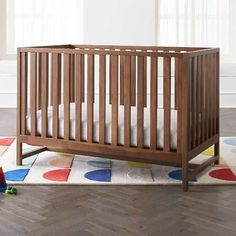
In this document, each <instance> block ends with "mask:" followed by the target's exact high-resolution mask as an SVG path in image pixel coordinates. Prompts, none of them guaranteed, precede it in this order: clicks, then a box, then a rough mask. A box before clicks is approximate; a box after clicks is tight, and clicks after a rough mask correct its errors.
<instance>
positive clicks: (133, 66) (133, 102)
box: [130, 56, 136, 106]
mask: <svg viewBox="0 0 236 236" xmlns="http://www.w3.org/2000/svg"><path fill="white" fill-rule="evenodd" d="M130 102H131V106H135V105H136V56H131V101H130Z"/></svg>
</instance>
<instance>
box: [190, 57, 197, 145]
mask: <svg viewBox="0 0 236 236" xmlns="http://www.w3.org/2000/svg"><path fill="white" fill-rule="evenodd" d="M196 77H197V58H196V57H193V59H192V77H191V85H192V140H191V141H192V148H194V147H195V146H196V125H197V120H196V118H197V117H196V109H197V94H196V87H197V84H196Z"/></svg>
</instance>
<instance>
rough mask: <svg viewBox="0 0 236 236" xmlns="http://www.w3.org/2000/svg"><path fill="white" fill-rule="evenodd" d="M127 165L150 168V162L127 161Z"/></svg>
mask: <svg viewBox="0 0 236 236" xmlns="http://www.w3.org/2000/svg"><path fill="white" fill-rule="evenodd" d="M128 166H130V167H137V168H151V167H152V164H149V163H139V162H133V161H128Z"/></svg>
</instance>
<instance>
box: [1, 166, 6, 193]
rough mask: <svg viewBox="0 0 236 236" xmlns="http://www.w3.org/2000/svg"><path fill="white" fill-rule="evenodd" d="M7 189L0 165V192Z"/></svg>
mask: <svg viewBox="0 0 236 236" xmlns="http://www.w3.org/2000/svg"><path fill="white" fill-rule="evenodd" d="M6 189H7V184H6V180H5V176H4V173H3V170H2V167H0V192H5V190H6Z"/></svg>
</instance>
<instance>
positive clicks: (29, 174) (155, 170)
mask: <svg viewBox="0 0 236 236" xmlns="http://www.w3.org/2000/svg"><path fill="white" fill-rule="evenodd" d="M220 146H221V164H220V165H217V166H212V167H209V168H208V169H206V170H205V171H204V172H203V173H202V174H200V175H198V176H197V177H196V178H194V179H192V180H191V184H199V185H205V184H209V185H217V184H219V185H220V184H236V137H224V138H221V145H220ZM35 148H37V147H33V146H29V145H24V147H23V149H24V151H25V152H27V151H29V150H33V149H35ZM213 152H214V151H213V147H211V148H209V149H207V150H206V151H205V152H203V153H202V154H201V155H199V156H197V157H196V158H195V159H194V160H192V163H201V162H203V161H205V160H206V159H207V158H209V157H210V156H212V155H213ZM0 166H2V167H3V170H4V174H5V178H6V181H7V183H8V184H29V185H30V184H40V185H41V184H42V185H56V184H60V185H97V184H100V185H104V184H105V185H116V184H117V185H136V184H138V185H178V184H181V178H182V173H181V169H179V168H173V167H167V166H159V165H152V164H146V163H135V162H127V161H117V160H110V159H103V158H99V157H90V156H80V155H70V154H64V153H55V152H44V153H40V154H37V155H34V156H32V157H29V158H27V159H25V160H24V161H23V166H16V140H15V138H14V137H1V138H0Z"/></svg>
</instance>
